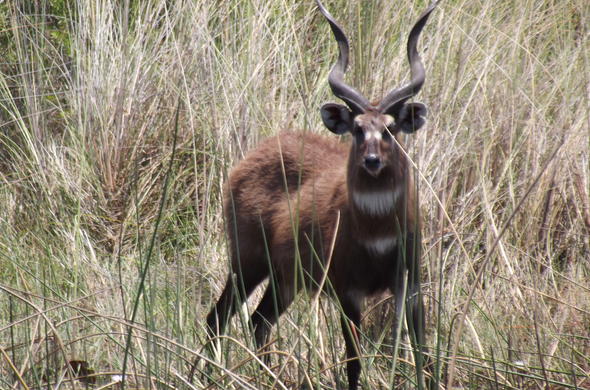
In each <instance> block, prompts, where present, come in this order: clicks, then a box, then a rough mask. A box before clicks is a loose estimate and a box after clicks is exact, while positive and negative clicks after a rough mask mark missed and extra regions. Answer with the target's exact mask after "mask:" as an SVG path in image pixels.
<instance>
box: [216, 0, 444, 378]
mask: <svg viewBox="0 0 590 390" xmlns="http://www.w3.org/2000/svg"><path fill="white" fill-rule="evenodd" d="M317 3H318V6H319V9H320V11H321V12H322V14H323V15H324V16H325V18H326V19H327V20H328V22H329V23H330V26H331V28H332V31H333V33H334V36H335V38H336V40H337V42H338V45H339V49H340V55H339V59H338V62H337V63H336V64H335V65H334V67H333V68H332V70H331V71H330V75H329V79H328V80H329V84H330V87H331V88H332V91H333V92H334V94H335V95H336V96H337V97H339V98H340V99H342V100H344V102H345V103H346V106H345V105H340V104H334V103H328V104H325V105H324V106H323V107H322V108H321V110H320V112H321V115H322V119H323V122H324V124H325V126H326V127H327V128H328V130H330V131H332V132H333V133H336V134H344V133H347V132H349V133H352V137H351V138H352V141H351V144H350V146H348V147H347V146H346V145H345V144H343V143H341V142H339V141H337V140H335V139H332V138H324V137H321V136H318V135H315V134H310V133H302V134H297V133H292V132H285V133H282V134H281V135H279V136H277V137H274V138H270V139H267V140H266V141H264V142H262V143H261V144H260V145H259V146H258V147H257V148H256V149H254V150H252V151H251V152H250V153H248V154H247V156H246V157H245V158H244V159H243V160H242V161H241V162H240V163H239V164H238V165H237V166H236V167H235V168H234V169H233V170H232V172H231V174H230V177H229V182H228V183H227V187H226V189H225V194H224V196H225V198H224V210H225V217H226V223H227V233H228V237H229V244H230V252H231V269H230V271H229V276H228V278H227V282H226V285H225V288H224V290H223V292H222V294H221V297H220V298H219V300H218V302H217V304H216V305H215V306H214V307H213V308H212V310H211V312H210V313H209V315H208V316H207V324H208V329H209V331H210V335H211V336H212V337H213V336H215V335H219V334H222V333H223V332H224V330H225V327H226V325H227V323H228V321H229V319H230V318H231V316H232V315H233V314H234V313H235V310H236V308H237V306H238V304H239V303H241V302H244V301H245V300H246V299H247V298H248V296H249V295H250V294H251V292H252V291H253V290H254V289H255V287H256V286H258V285H259V284H260V283H261V282H262V281H264V280H265V279H267V278H270V283H269V284H268V287H267V289H266V291H265V293H264V295H263V297H262V300H261V301H260V303H259V305H258V307H257V308H256V310H255V312H254V313H253V314H252V318H251V321H252V326H253V329H254V334H255V339H256V344H257V346H258V347H262V346H264V345H265V344H266V342H267V338H268V334H269V332H270V329H271V327H272V326H273V324H274V323H275V322H276V321H277V320H278V317H279V316H280V315H281V313H283V312H284V311H285V310H286V309H287V308H288V306H289V304H290V303H291V302H292V301H293V299H294V298H295V296H296V294H297V293H298V292H299V291H300V290H301V289H305V290H307V291H310V292H313V291H317V290H318V289H319V288H323V290H324V291H325V292H327V293H329V294H330V295H331V296H333V297H334V298H335V299H336V300H337V301H338V303H339V305H340V307H341V308H342V317H341V325H342V330H343V335H344V339H345V343H346V353H347V357H348V358H349V359H350V360H349V361H348V362H347V374H348V385H349V389H356V388H357V387H358V379H359V375H360V370H361V366H360V362H359V360H358V359H355V358H358V336H357V335H358V332H357V330H358V329H359V328H360V320H361V306H362V302H363V299H364V298H365V297H368V296H371V295H373V294H376V293H379V292H382V291H385V290H390V291H391V292H393V293H394V296H395V309H396V318H397V320H396V321H399V320H400V318H401V316H402V314H403V313H402V308H403V303H404V301H403V299H404V297H405V299H406V321H407V324H408V329H409V331H410V339H411V341H412V344H413V348H414V351H415V358H416V359H415V360H416V368H417V369H416V372H417V379H418V382H419V383H422V380H423V379H422V367H423V364H424V359H423V353H424V352H425V347H424V344H425V340H424V314H423V303H422V296H421V292H420V278H419V268H420V267H419V266H420V226H419V217H418V205H417V199H416V194H415V190H414V185H413V182H412V175H411V173H410V167H409V161H408V159H407V157H406V154H405V152H404V150H403V146H402V143H401V137H400V135H401V133H402V132H405V133H411V132H413V131H415V130H417V129H418V128H420V127H421V126H422V125H423V124H424V116H425V114H426V108H425V106H424V105H423V104H421V103H407V100H408V99H409V98H411V97H412V96H414V95H415V94H416V93H417V92H418V91H419V90H420V88H421V87H422V84H423V83H424V67H423V65H422V63H421V60H420V57H419V55H418V53H417V50H416V44H417V40H418V36H419V34H420V32H421V30H422V28H423V27H424V24H425V23H426V20H427V19H428V16H429V15H430V13H431V11H432V10H433V9H434V7H435V5H432V6H430V7H429V8H428V9H427V10H426V11H424V13H423V14H422V15H421V16H420V18H419V20H418V22H417V23H416V24H415V25H414V27H413V29H412V31H411V32H410V35H409V38H408V58H409V62H410V67H411V73H412V80H411V82H410V83H409V84H408V85H406V86H404V87H402V88H399V89H394V90H392V91H391V92H390V93H389V94H388V95H387V96H386V97H385V98H384V99H383V100H382V101H381V102H380V103H379V104H377V105H373V104H370V103H369V102H368V100H367V99H366V98H365V97H363V96H362V95H361V94H360V93H359V92H358V91H357V90H355V89H354V88H352V87H351V86H349V85H347V84H345V83H344V81H343V76H344V73H345V71H346V68H347V65H348V51H349V49H348V41H347V39H346V36H345V35H344V33H343V32H342V29H341V28H340V27H339V26H338V24H337V23H336V22H335V21H334V19H333V18H332V16H331V15H330V14H329V13H328V11H327V10H326V9H325V8H324V7H323V5H322V4H321V2H320V1H319V0H318V1H317ZM406 287H407V290H406V289H405V288H406ZM395 329H397V324H394V331H395ZM394 334H395V333H394Z"/></svg>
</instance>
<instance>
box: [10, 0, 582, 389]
mask: <svg viewBox="0 0 590 390" xmlns="http://www.w3.org/2000/svg"><path fill="white" fill-rule="evenodd" d="M58 3H59V2H55V3H51V2H49V3H48V4H49V5H47V4H46V5H42V4H38V3H35V2H29V1H26V0H15V1H14V2H8V3H5V4H2V5H1V8H0V12H1V15H0V16H1V19H0V23H2V31H0V34H1V35H2V36H1V37H0V38H1V42H2V43H3V46H4V47H3V52H5V53H8V54H7V56H6V62H4V63H3V64H1V65H0V69H1V70H2V73H1V74H0V107H1V108H0V120H1V125H0V126H1V127H0V291H1V294H0V349H1V350H0V353H1V355H2V357H1V361H2V364H0V388H33V387H40V386H45V385H46V384H48V383H49V384H50V385H51V386H52V388H70V387H85V386H90V387H93V386H94V387H97V388H98V387H100V386H103V387H108V385H109V384H110V383H113V384H114V383H116V382H119V381H121V374H122V371H123V366H124V363H123V362H124V361H125V360H127V362H128V363H127V365H126V367H125V371H126V372H125V373H126V376H125V386H126V387H134V388H135V387H139V388H146V387H157V388H176V387H178V388H191V387H196V388H203V387H204V386H206V385H207V384H208V383H212V385H211V387H212V388H225V389H233V388H262V387H264V388H266V387H276V388H293V387H298V386H299V385H300V384H304V385H305V386H308V387H309V388H335V387H337V386H338V385H339V383H340V381H341V380H342V379H341V378H343V377H344V365H345V364H344V362H343V359H344V352H343V342H342V340H341V337H340V336H339V332H340V329H339V324H338V323H339V321H337V319H338V315H337V308H336V307H335V306H333V305H332V304H331V303H329V302H328V301H327V300H320V301H319V302H317V304H310V303H309V302H308V300H306V299H300V300H298V301H297V302H296V303H295V304H294V305H293V308H292V309H290V310H289V312H288V313H287V314H285V315H284V316H283V317H281V319H280V321H279V328H278V329H275V331H274V333H273V338H275V339H276V342H275V343H274V344H273V346H272V348H271V349H272V350H273V352H272V353H273V359H272V361H273V364H274V366H272V367H267V368H265V369H263V370H260V369H259V368H258V365H257V364H255V363H254V360H255V359H258V358H257V357H255V353H254V352H253V351H254V347H253V345H252V341H251V340H252V339H251V337H250V330H249V326H248V324H247V321H245V318H247V317H245V313H242V315H240V316H239V317H240V318H237V319H236V320H235V321H234V323H233V326H232V327H231V328H232V329H231V332H230V334H229V335H228V336H227V337H226V338H224V339H223V340H221V341H220V344H219V346H220V348H219V349H218V350H217V352H218V353H217V355H216V356H215V357H213V358H214V361H209V360H207V359H210V358H212V357H211V356H208V355H207V354H204V351H203V350H202V346H203V344H204V342H205V332H204V323H203V318H204V315H205V313H206V312H207V310H208V309H209V307H210V306H211V305H212V303H213V302H214V300H215V299H216V298H217V296H218V294H219V293H220V289H221V288H222V286H223V283H224V277H225V273H226V270H227V261H226V258H227V255H226V249H225V242H224V235H223V224H222V218H221V207H220V198H221V195H220V192H221V187H222V184H223V182H224V179H225V177H226V176H227V172H228V170H229V169H230V167H231V166H232V165H233V164H234V163H235V162H236V161H238V160H239V159H240V158H241V157H242V156H243V154H244V153H246V152H247V150H248V149H251V148H252V147H254V146H255V145H256V143H257V142H258V141H259V140H260V139H262V138H264V137H266V136H268V135H272V134H277V133H279V132H280V131H281V130H283V129H298V130H299V131H317V132H325V130H324V129H323V128H322V126H321V123H320V122H321V121H320V118H319V115H318V107H319V106H320V105H321V104H322V103H323V102H325V101H328V100H333V99H334V98H333V97H332V96H331V95H330V93H329V89H328V88H327V83H326V77H327V73H328V71H329V69H330V66H331V64H332V63H333V61H334V60H335V58H336V55H337V53H336V45H335V44H334V42H333V40H332V36H331V34H330V32H329V29H328V26H327V24H326V23H325V22H324V21H323V20H322V19H321V18H320V17H319V14H318V12H317V10H316V7H315V5H314V2H313V1H311V0H309V1H307V0H306V1H294V0H286V1H269V2H267V1H257V0H247V1H236V0H234V1H226V2H210V1H203V0H191V1H188V0H185V1H183V0H175V1H164V0H148V1H141V2H140V1H132V0H124V1H113V0H104V1H100V2H87V1H76V2H69V3H68V2H64V3H59V4H62V5H63V7H62V8H61V9H60V10H59V11H60V14H59V15H55V14H54V12H57V11H56V9H55V8H52V6H50V5H51V4H54V5H53V7H55V4H58ZM326 5H327V6H328V7H329V8H330V9H331V10H332V13H333V14H334V15H335V16H336V17H337V19H338V20H339V21H341V23H342V25H343V26H344V28H345V30H346V31H347V32H348V33H349V35H350V38H351V41H352V53H353V58H352V64H351V65H352V66H351V70H350V71H349V75H348V76H347V77H348V80H349V81H350V82H351V83H352V84H354V85H355V86H357V87H358V88H359V89H360V90H361V91H362V92H364V93H365V94H366V95H368V96H370V97H374V98H375V99H378V98H380V97H381V96H382V95H383V94H384V93H386V92H387V91H388V90H389V89H390V88H392V87H394V86H397V85H399V84H400V83H402V82H404V80H406V79H407V78H408V74H409V70H408V66H407V63H406V58H405V56H404V53H405V36H406V34H407V33H408V30H409V28H410V27H411V23H412V22H413V21H414V20H415V18H416V16H417V15H418V13H419V12H420V11H421V10H422V9H423V8H424V7H425V5H426V4H425V2H422V1H421V2H413V3H401V2H396V1H384V0H382V1H381V0H380V1H375V2H370V3H368V2H345V1H340V0H338V1H336V0H334V1H329V2H327V4H326ZM68 7H70V8H68ZM589 25H590V7H588V5H587V4H586V1H584V0H565V1H551V0H544V1H542V0H524V1H520V2H515V1H508V0H505V1H495V2H479V1H466V0H456V1H451V0H447V1H444V2H442V3H441V4H440V6H439V9H438V10H437V11H436V12H435V13H434V14H433V16H432V17H431V20H430V21H429V25H428V26H427V27H426V29H425V31H424V33H423V34H422V38H421V42H420V45H419V46H420V50H421V52H423V55H422V57H423V59H424V62H425V64H426V66H427V80H426V84H425V87H424V89H423V91H422V92H421V93H420V95H419V96H418V97H417V98H418V99H419V100H421V101H423V102H425V103H427V104H428V106H429V111H430V113H429V122H428V123H427V125H426V127H425V128H424V129H423V130H421V131H420V132H419V133H418V134H416V135H414V136H409V137H408V139H407V145H408V150H409V153H410V155H411V156H412V158H413V160H414V161H415V163H416V167H417V172H418V173H417V175H418V178H419V180H418V183H419V187H420V198H421V199H420V202H421V209H422V214H423V226H424V238H425V242H424V257H423V265H424V267H423V276H424V277H423V280H424V291H425V294H426V303H427V312H428V322H427V323H428V331H429V334H428V340H429V343H430V345H431V348H430V350H431V353H433V354H435V355H437V359H436V360H437V361H438V362H439V363H440V364H441V367H442V371H441V373H440V375H441V376H442V379H443V381H447V382H448V381H452V383H447V388H450V387H453V388H473V389H475V388H490V389H500V388H503V389H537V388H543V389H549V388H551V389H553V388H555V389H557V388H572V389H575V388H578V389H584V388H590V377H589V376H590V337H589V336H588V329H590V284H589V283H588V280H590V264H589V262H588V259H589V258H590V238H589V237H590V198H589V192H590V162H589V158H590V153H589V150H590V115H589V112H590V103H589V101H590V58H589V53H590V46H589V45H588V38H589V37H590V30H589V29H588V26H589ZM179 101H180V102H181V105H180V107H181V109H180V112H179V121H178V125H175V122H174V118H175V110H176V107H177V103H178V102H179ZM175 132H177V139H176V141H177V147H176V148H175V150H173V138H174V134H175ZM169 167H170V169H168V168H169ZM167 172H169V173H168V174H169V180H168V181H166V180H165V177H166V175H167ZM164 193H167V194H168V196H167V198H165V199H164ZM160 206H161V207H162V208H161V212H160V211H159V210H160ZM150 248H151V249H150ZM388 302H389V299H388V298H387V297H380V298H379V299H376V300H374V301H371V302H370V304H369V305H368V306H367V307H366V309H365V312H367V313H369V314H367V316H366V318H365V319H364V326H365V329H366V330H365V336H366V337H363V339H364V340H363V350H362V355H363V360H362V363H363V367H364V369H363V374H362V379H361V382H362V385H363V388H389V387H390V384H391V383H394V384H395V385H396V386H403V385H404V384H405V385H407V386H410V385H408V384H407V383H409V382H411V381H412V369H411V362H410V361H408V360H407V359H406V358H405V356H402V357H401V358H400V359H398V364H397V365H396V368H397V372H396V376H395V377H393V376H392V372H391V361H392V359H391V356H388V355H389V353H390V351H391V349H390V348H388V346H389V345H390V344H391V340H390V330H388V329H385V328H386V327H385V326H384V324H387V323H388V321H390V316H391V313H390V312H388V311H387V309H386V308H387V304H388ZM134 305H137V307H138V309H139V310H138V311H137V313H136V316H135V317H134V318H132V310H133V307H134ZM131 320H133V321H131ZM127 335H130V337H129V338H128V337H127ZM406 347H407V346H406ZM408 356H409V355H408ZM197 357H199V358H198V359H197V360H199V362H200V363H199V366H198V367H197V368H198V372H197V373H198V375H196V376H195V380H194V383H193V384H192V385H191V384H189V383H188V382H187V377H188V373H189V371H190V368H191V364H192V362H193V361H194V360H195V358H197ZM207 361H209V363H208V364H205V362H207ZM76 377H79V379H77V380H74V378H76ZM392 381H393V382H392ZM119 385H121V384H119Z"/></svg>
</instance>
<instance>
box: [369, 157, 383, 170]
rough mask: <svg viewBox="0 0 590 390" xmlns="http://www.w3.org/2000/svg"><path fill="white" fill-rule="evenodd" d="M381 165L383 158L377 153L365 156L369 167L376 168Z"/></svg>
mask: <svg viewBox="0 0 590 390" xmlns="http://www.w3.org/2000/svg"><path fill="white" fill-rule="evenodd" d="M380 165H381V159H380V158H379V156H377V155H376V154H369V155H366V156H365V167H367V169H371V170H376V169H378V168H379V166H380Z"/></svg>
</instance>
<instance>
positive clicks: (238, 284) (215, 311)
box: [207, 269, 267, 337]
mask: <svg viewBox="0 0 590 390" xmlns="http://www.w3.org/2000/svg"><path fill="white" fill-rule="evenodd" d="M258 271H260V270H258V269H250V270H249V271H248V272H244V273H243V274H242V275H240V274H238V275H237V278H236V279H234V278H233V277H232V274H231V273H230V275H229V276H228V278H227V282H226V283H225V288H224V289H223V292H222V293H221V296H220V297H219V300H218V301H217V304H215V306H214V307H213V308H212V309H211V311H210V312H209V314H208V315H207V331H208V332H209V337H215V336H219V335H221V334H223V333H224V331H225V327H226V326H227V323H228V322H229V320H230V319H231V317H232V316H233V315H234V313H235V312H236V310H237V307H238V306H239V304H241V303H243V302H245V301H246V300H247V299H248V296H249V295H250V294H251V293H252V291H254V289H255V288H256V286H258V285H259V284H260V282H262V281H263V280H264V278H266V276H267V273H266V271H264V270H262V271H261V272H258ZM236 301H237V302H236Z"/></svg>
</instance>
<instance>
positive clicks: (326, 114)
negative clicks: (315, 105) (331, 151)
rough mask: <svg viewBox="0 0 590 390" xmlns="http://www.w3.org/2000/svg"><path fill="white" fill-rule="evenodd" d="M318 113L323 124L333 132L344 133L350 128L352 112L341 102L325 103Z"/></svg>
mask: <svg viewBox="0 0 590 390" xmlns="http://www.w3.org/2000/svg"><path fill="white" fill-rule="evenodd" d="M320 113H321V114H322V120H323V121H324V125H325V126H326V127H327V128H328V130H330V131H331V132H332V133H334V134H344V133H346V132H347V131H350V129H351V128H352V112H350V110H349V109H348V107H346V106H344V105H342V104H336V103H326V104H324V105H323V106H322V108H320Z"/></svg>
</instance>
